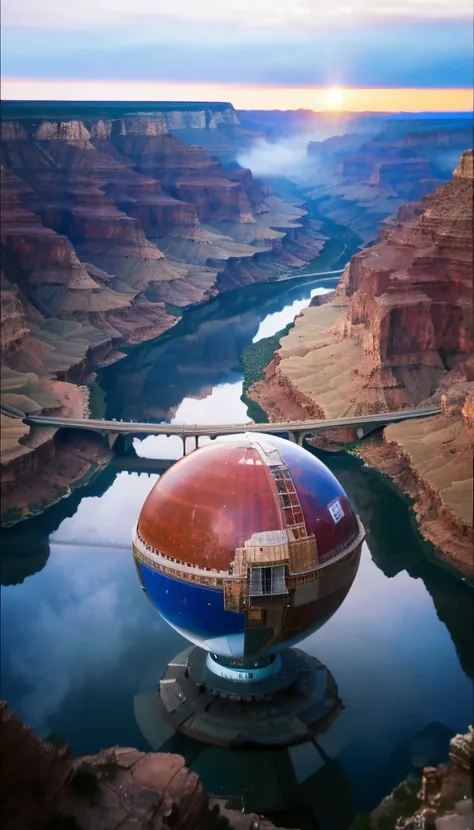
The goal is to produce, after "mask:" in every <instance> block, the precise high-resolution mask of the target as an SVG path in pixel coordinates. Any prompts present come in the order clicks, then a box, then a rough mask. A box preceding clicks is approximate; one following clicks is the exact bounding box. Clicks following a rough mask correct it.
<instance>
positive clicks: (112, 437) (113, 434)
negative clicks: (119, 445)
mask: <svg viewBox="0 0 474 830" xmlns="http://www.w3.org/2000/svg"><path fill="white" fill-rule="evenodd" d="M119 435H120V433H119V432H107V440H108V442H109V448H110V449H112V447H113V446H114V444H115V442H116V440H117V438H118V437H119Z"/></svg>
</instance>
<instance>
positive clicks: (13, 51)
mask: <svg viewBox="0 0 474 830" xmlns="http://www.w3.org/2000/svg"><path fill="white" fill-rule="evenodd" d="M472 52H473V46H472V7H471V1H470V0H173V2H170V0H133V2H131V0H79V2H69V3H68V2H64V0H41V2H40V3H38V0H2V95H3V97H4V98H50V99H68V98H69V99H74V98H75V99H80V98H82V99H84V98H85V99H96V100H97V99H108V100H112V99H116V100H148V99H151V100H153V99H160V100H166V99H167V100H172V99H175V100H189V99H194V100H230V101H232V102H233V103H234V105H235V106H237V107H239V108H244V107H248V108H262V109H269V108H274V107H278V108H280V109H286V108H291V109H296V108H298V107H299V106H307V107H309V108H313V109H325V108H328V107H329V108H331V109H336V108H347V109H353V110H358V109H372V110H384V109H385V110H390V109H392V110H393V109H394V110H396V109H407V110H410V109H412V110H415V111H416V110H423V109H425V110H429V109H436V110H438V111H439V110H450V109H451V110H460V109H462V110H466V109H471V108H472V94H471V91H470V87H472V78H473V55H472ZM328 90H332V92H330V93H328V92H327V91H328ZM334 90H336V92H334ZM425 91H426V92H425ZM433 104H434V105H433Z"/></svg>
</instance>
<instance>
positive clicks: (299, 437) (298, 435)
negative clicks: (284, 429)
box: [288, 430, 306, 447]
mask: <svg viewBox="0 0 474 830" xmlns="http://www.w3.org/2000/svg"><path fill="white" fill-rule="evenodd" d="M305 435H306V433H305V432H300V431H296V430H294V431H291V432H288V440H289V441H291V442H292V443H293V444H298V446H299V447H302V446H303V441H304V438H305Z"/></svg>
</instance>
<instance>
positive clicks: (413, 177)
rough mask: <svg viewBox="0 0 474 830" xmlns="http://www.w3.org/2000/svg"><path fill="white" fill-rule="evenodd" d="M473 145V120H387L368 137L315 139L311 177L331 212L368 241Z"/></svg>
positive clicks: (310, 154)
mask: <svg viewBox="0 0 474 830" xmlns="http://www.w3.org/2000/svg"><path fill="white" fill-rule="evenodd" d="M471 144H472V124H471V123H469V122H468V121H467V120H464V119H462V120H460V121H459V123H457V124H452V123H450V122H449V121H445V122H444V123H443V122H434V123H433V124H432V125H431V126H429V127H428V128H427V127H426V122H410V121H408V122H397V121H392V122H387V125H386V129H385V130H383V131H382V132H379V133H378V134H377V135H373V136H371V137H370V138H369V140H367V139H366V138H365V137H364V135H363V134H362V133H360V134H357V133H348V134H346V135H341V136H334V137H331V138H329V139H327V140H325V141H322V142H310V143H309V145H308V152H307V165H306V168H305V179H306V181H307V182H308V181H309V182H312V181H314V183H315V184H316V187H315V189H314V190H313V191H312V198H314V199H315V200H316V201H317V202H320V203H321V205H322V206H323V207H324V212H325V214H326V215H327V216H329V217H330V218H332V219H334V220H335V221H336V222H341V223H342V224H347V225H348V226H349V227H351V229H352V230H353V231H354V232H356V233H357V234H358V235H359V236H360V237H361V239H362V240H363V241H364V242H365V243H368V242H371V241H372V240H374V239H375V238H376V236H377V232H378V224H379V222H380V221H382V220H384V219H385V218H387V217H388V216H391V215H392V214H394V213H395V212H396V211H397V209H398V208H399V207H401V205H402V204H403V203H404V202H405V201H407V200H410V201H418V200H419V199H421V198H422V197H423V196H425V195H427V194H430V193H433V192H434V191H435V190H436V188H438V187H439V186H440V185H441V184H443V182H444V181H446V180H448V179H449V178H450V177H451V175H452V171H453V169H454V167H455V166H456V164H457V162H458V160H459V156H460V154H461V152H462V151H463V150H466V149H467V148H468V147H470V145H471Z"/></svg>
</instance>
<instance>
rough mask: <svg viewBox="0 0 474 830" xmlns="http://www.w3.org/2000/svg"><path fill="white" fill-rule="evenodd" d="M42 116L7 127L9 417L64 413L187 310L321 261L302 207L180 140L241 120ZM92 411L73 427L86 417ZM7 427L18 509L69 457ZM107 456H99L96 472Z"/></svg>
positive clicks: (5, 466)
mask: <svg viewBox="0 0 474 830" xmlns="http://www.w3.org/2000/svg"><path fill="white" fill-rule="evenodd" d="M67 106H68V105H65V108H66V109H67ZM12 107H13V111H15V112H16V110H15V106H13V105H12ZM12 107H10V109H12ZM35 107H36V105H33V107H32V109H33V110H35V112H31V113H30V112H29V110H28V106H26V109H25V108H24V112H23V113H21V112H20V115H19V117H18V118H17V119H12V120H9V119H8V118H4V119H3V120H2V125H1V129H2V145H1V162H2V168H1V173H2V216H1V241H2V269H3V270H2V287H3V289H4V291H3V292H2V293H3V297H2V364H3V366H4V367H6V374H4V378H3V380H4V387H5V388H4V393H5V399H4V400H5V402H6V403H10V404H11V405H15V401H16V404H17V405H18V406H19V405H20V403H21V402H23V403H24V404H25V411H28V412H41V411H48V412H53V411H54V412H56V413H57V412H58V411H62V410H61V407H62V400H60V399H59V397H58V396H57V395H55V394H54V393H51V389H52V388H53V386H54V382H55V381H57V380H58V379H59V380H61V381H63V382H65V383H69V382H73V383H78V382H84V381H86V382H87V380H89V379H90V378H91V377H93V371H94V368H96V367H101V366H104V365H107V364H109V363H110V362H112V361H114V360H117V359H120V357H121V356H122V353H121V352H120V345H121V344H122V343H124V342H125V343H129V344H135V343H140V342H142V341H144V340H149V339H152V338H155V337H157V336H159V335H160V334H162V333H163V332H164V331H166V330H167V329H169V328H170V327H171V326H173V325H174V324H175V323H176V321H177V319H178V318H177V316H176V312H175V311H174V312H173V309H175V308H176V307H178V308H180V307H181V308H182V307H184V306H186V305H189V304H192V303H197V302H201V301H203V300H205V299H207V298H209V297H212V296H214V295H215V294H217V293H218V292H221V291H225V290H229V289H232V288H236V287H239V286H242V285H248V284H251V283H254V282H258V281H263V280H266V279H268V277H269V276H271V275H272V274H275V273H276V274H277V273H278V272H279V270H282V269H285V268H286V269H288V267H295V266H296V267H298V266H301V265H303V264H305V263H306V262H308V261H309V260H310V259H312V258H313V257H315V256H317V255H318V253H319V251H321V249H322V248H323V247H324V243H325V239H324V237H322V236H321V234H320V233H319V229H318V226H317V223H313V224H312V226H311V223H307V226H306V227H305V226H304V223H305V222H307V220H306V219H305V212H304V211H303V210H301V209H300V208H299V207H297V206H296V205H295V204H293V203H291V202H290V203H287V202H284V201H283V200H279V199H277V198H276V197H274V196H273V197H272V196H271V195H270V194H269V193H268V191H266V190H265V189H264V188H262V187H260V186H259V185H257V184H256V182H255V181H254V179H253V177H252V174H251V173H250V171H245V170H234V171H232V172H225V171H224V169H223V168H222V166H221V164H220V162H219V161H218V160H216V159H215V158H210V157H209V156H207V155H206V154H205V153H204V152H203V150H202V149H201V148H200V147H199V146H188V145H185V144H183V143H182V142H181V141H179V140H178V139H177V138H176V137H175V136H173V135H172V134H171V133H170V131H169V130H170V128H173V129H175V130H178V131H179V130H190V129H191V130H195V132H196V133H199V131H201V130H206V131H217V130H218V129H220V128H221V127H226V128H229V129H231V128H234V127H235V126H236V125H237V124H238V119H237V116H236V114H235V111H234V110H233V108H232V107H230V106H227V105H226V106H220V105H209V107H207V106H204V105H202V106H201V107H200V108H198V109H196V107H193V106H191V107H190V109H189V110H186V109H183V107H182V106H181V105H176V108H175V109H173V108H170V107H163V109H162V110H160V109H159V108H157V111H155V112H148V113H140V112H139V111H137V112H133V113H127V114H125V113H121V112H119V111H118V109H117V108H116V107H114V106H111V110H112V113H108V112H107V113H104V114H103V116H102V115H101V116H100V117H99V114H97V117H94V107H93V106H91V108H90V111H89V112H88V113H86V114H85V113H84V112H82V113H81V115H80V116H78V115H76V114H75V113H74V112H72V113H71V114H70V115H69V116H68V117H65V116H57V117H54V116H47V115H46V116H43V117H39V116H38V113H37V111H36V110H37V107H36V109H35ZM58 107H59V110H61V106H60V105H58ZM58 107H56V109H58ZM30 109H31V108H30ZM53 109H54V107H53ZM73 109H74V107H73ZM78 109H79V110H81V109H82V110H84V106H83V105H78ZM20 110H21V107H20ZM170 309H171V311H172V312H173V313H170ZM9 371H13V372H16V373H17V375H19V376H22V375H24V377H23V378H22V379H18V378H17V380H16V381H15V383H16V384H17V386H18V388H20V387H25V388H28V389H29V388H30V387H31V384H33V387H34V389H35V390H36V391H35V394H34V395H33V398H30V397H29V394H25V393H24V392H21V393H18V392H14V391H12V376H11V375H8V372H9ZM38 390H43V391H40V392H38ZM47 393H48V394H47ZM64 394H66V393H64ZM67 395H69V396H70V397H74V392H73V391H72V389H69V390H68V391H67ZM86 398H87V396H82V398H81V401H82V404H81V405H79V401H77V402H76V405H75V406H74V414H75V415H76V416H82V415H84V414H86V412H87V399H86ZM27 399H28V400H27ZM63 399H64V395H63ZM20 408H22V407H20ZM10 421H11V419H8V418H6V416H4V417H3V418H2V424H3V427H4V431H5V435H6V436H8V440H7V441H6V444H5V446H6V449H5V452H4V453H3V455H2V492H3V493H4V494H5V495H7V496H8V501H10V500H12V501H14V499H15V495H14V492H13V490H14V489H15V488H14V482H15V480H18V479H19V478H21V480H22V482H24V477H25V475H30V476H31V473H32V471H33V470H35V471H36V472H37V471H38V463H39V461H40V459H41V464H42V465H44V463H45V460H46V458H47V457H48V450H47V448H49V461H52V459H53V456H54V452H55V449H54V448H55V446H56V445H55V437H54V431H51V430H42V431H39V430H32V431H28V433H26V431H25V430H22V429H21V428H20V429H19V428H18V425H16V424H13V423H10ZM81 446H82V450H84V446H83V442H82V444H81ZM40 447H41V448H42V449H41V454H40V450H39V448H40ZM97 451H98V450H97V446H96V445H95V442H94V441H92V442H91V450H90V460H91V462H93V463H95V462H96V461H97ZM32 454H33V455H35V456H36V460H34V461H32V460H29V461H28V462H27V460H26V457H27V456H28V455H32ZM86 455H87V453H86ZM61 463H62V462H61ZM66 466H68V467H69V465H66ZM48 469H49V468H48ZM50 472H51V470H50ZM53 479H54V480H55V488H56V489H58V488H59V484H58V480H57V476H56V474H55V475H54V476H53ZM74 480H75V479H74ZM56 485H57V487H56ZM22 486H23V484H22ZM23 489H24V488H23ZM27 489H28V491H29V488H27ZM24 492H26V490H25V489H24ZM17 498H18V505H19V506H20V508H21V510H20V512H21V515H24V513H25V510H26V507H25V499H24V498H23V496H22V495H21V493H20V494H19V495H18V496H17ZM35 503H37V501H36V502H35Z"/></svg>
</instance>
